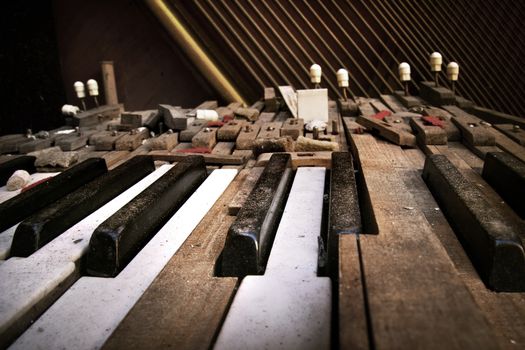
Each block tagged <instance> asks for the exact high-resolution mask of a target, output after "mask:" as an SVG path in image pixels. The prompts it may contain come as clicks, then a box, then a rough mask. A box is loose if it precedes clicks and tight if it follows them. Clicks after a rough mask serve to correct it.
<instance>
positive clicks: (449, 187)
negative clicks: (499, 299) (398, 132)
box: [422, 155, 525, 292]
mask: <svg viewBox="0 0 525 350" xmlns="http://www.w3.org/2000/svg"><path fill="white" fill-rule="evenodd" d="M422 176H423V179H424V180H425V182H426V183H427V186H428V187H429V188H430V190H431V191H432V194H433V195H434V197H435V198H436V200H437V201H438V203H439V205H440V207H441V209H442V210H443V212H444V213H445V215H446V216H447V219H448V221H449V222H450V223H451V225H452V227H453V228H454V231H455V232H456V235H458V238H459V239H460V241H461V243H462V244H463V247H464V248H465V250H466V251H467V253H468V255H469V256H470V259H471V260H472V262H473V264H474V266H475V267H476V269H477V271H478V273H479V275H480V276H481V278H482V279H483V280H484V282H485V284H486V285H487V286H488V287H489V288H491V289H493V290H495V291H498V292H524V291H525V254H524V249H523V245H522V242H521V240H520V237H519V236H520V234H522V232H518V231H519V230H522V229H523V228H522V227H521V226H520V225H519V224H517V223H516V224H514V225H513V223H510V222H507V221H506V220H505V219H504V218H503V216H502V214H500V213H499V212H498V211H497V210H496V209H495V208H494V205H491V203H490V202H489V200H488V199H487V198H486V197H485V196H484V195H483V193H482V192H481V191H480V190H479V189H478V188H477V186H476V185H475V184H474V183H472V182H470V181H469V180H467V179H466V178H465V177H464V176H463V175H462V174H461V173H460V172H459V170H458V169H457V168H456V167H455V166H454V165H453V164H452V163H451V162H450V161H449V160H448V158H447V157H445V156H444V155H432V156H429V157H427V159H426V161H425V167H424V169H423V175H422Z"/></svg>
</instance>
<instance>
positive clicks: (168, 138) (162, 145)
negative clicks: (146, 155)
mask: <svg viewBox="0 0 525 350" xmlns="http://www.w3.org/2000/svg"><path fill="white" fill-rule="evenodd" d="M178 143H179V134H177V133H169V132H167V133H164V134H162V135H160V136H158V137H154V138H152V139H149V142H148V144H149V146H150V148H151V149H152V150H166V151H171V150H172V149H173V148H174V147H175V146H177V144H178Z"/></svg>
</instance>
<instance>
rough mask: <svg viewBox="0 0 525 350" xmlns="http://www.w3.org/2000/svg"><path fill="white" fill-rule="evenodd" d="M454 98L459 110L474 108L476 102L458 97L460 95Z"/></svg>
mask: <svg viewBox="0 0 525 350" xmlns="http://www.w3.org/2000/svg"><path fill="white" fill-rule="evenodd" d="M454 98H455V105H456V106H458V107H459V108H464V109H472V108H474V102H472V101H471V100H467V99H466V98H464V97H461V96H458V95H455V96H454Z"/></svg>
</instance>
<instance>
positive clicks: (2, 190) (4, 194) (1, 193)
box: [0, 173, 60, 203]
mask: <svg viewBox="0 0 525 350" xmlns="http://www.w3.org/2000/svg"><path fill="white" fill-rule="evenodd" d="M57 174H60V173H34V174H31V181H30V182H29V184H28V185H27V186H29V185H32V184H34V183H35V182H37V181H40V180H43V179H46V178H48V177H53V176H55V175H57ZM21 191H22V190H16V191H8V190H7V188H6V186H2V187H0V203H2V202H5V201H6V200H8V199H11V198H13V197H14V196H16V195H18V194H19V193H20V192H21Z"/></svg>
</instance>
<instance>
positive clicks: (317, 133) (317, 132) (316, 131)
mask: <svg viewBox="0 0 525 350" xmlns="http://www.w3.org/2000/svg"><path fill="white" fill-rule="evenodd" d="M313 134H314V135H313V136H314V140H318V139H319V128H318V127H317V126H315V127H314V129H313Z"/></svg>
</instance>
